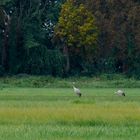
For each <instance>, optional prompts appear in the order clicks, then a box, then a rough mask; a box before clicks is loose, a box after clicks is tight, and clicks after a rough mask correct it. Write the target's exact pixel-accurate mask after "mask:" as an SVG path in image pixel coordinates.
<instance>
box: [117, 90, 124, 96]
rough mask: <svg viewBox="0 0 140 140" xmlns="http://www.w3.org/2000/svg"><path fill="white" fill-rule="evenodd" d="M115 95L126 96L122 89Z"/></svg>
mask: <svg viewBox="0 0 140 140" xmlns="http://www.w3.org/2000/svg"><path fill="white" fill-rule="evenodd" d="M115 94H117V95H118V96H125V93H124V91H123V90H120V89H119V90H118V91H117V92H115Z"/></svg>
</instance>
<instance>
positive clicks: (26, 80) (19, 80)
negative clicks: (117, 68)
mask: <svg viewBox="0 0 140 140" xmlns="http://www.w3.org/2000/svg"><path fill="white" fill-rule="evenodd" d="M72 82H76V84H77V85H78V86H80V87H86V88H87V87H88V88H91V87H95V88H111V87H113V88H114V87H120V88H124V87H125V88H132V87H133V88H140V80H136V79H134V78H127V77H124V76H122V75H101V76H98V77H97V76H94V77H69V78H54V77H50V76H25V77H19V76H12V77H2V78H0V88H3V87H41V88H42V87H47V88H48V87H50V88H51V87H56V88H60V87H61V88H68V87H71V85H72Z"/></svg>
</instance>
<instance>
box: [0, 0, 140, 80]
mask: <svg viewBox="0 0 140 140" xmlns="http://www.w3.org/2000/svg"><path fill="white" fill-rule="evenodd" d="M139 13H140V1H139V0H1V2H0V75H6V74H19V73H27V74H33V75H52V76H71V75H94V74H100V73H111V74H112V73H123V74H126V75H128V76H136V77H140V16H139Z"/></svg>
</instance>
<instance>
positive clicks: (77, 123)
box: [0, 88, 140, 140]
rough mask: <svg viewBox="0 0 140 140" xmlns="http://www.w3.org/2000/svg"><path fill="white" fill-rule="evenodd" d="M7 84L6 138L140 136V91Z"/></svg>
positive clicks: (1, 120) (1, 122)
mask: <svg viewBox="0 0 140 140" xmlns="http://www.w3.org/2000/svg"><path fill="white" fill-rule="evenodd" d="M115 90H116V88H82V89H81V91H82V93H83V96H82V97H81V98H78V97H77V96H75V95H74V93H73V90H72V89H71V88H3V89H1V90H0V139H1V140H132V139H133V140H139V139H140V89H139V88H125V89H124V90H125V91H126V97H118V96H116V95H114V91H115Z"/></svg>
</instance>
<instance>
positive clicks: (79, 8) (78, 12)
mask: <svg viewBox="0 0 140 140" xmlns="http://www.w3.org/2000/svg"><path fill="white" fill-rule="evenodd" d="M97 36H98V29H97V26H96V20H95V17H94V16H93V14H92V13H91V12H89V11H88V10H87V9H86V8H85V7H84V5H83V4H77V3H75V1H73V0H67V2H66V3H64V4H63V5H62V9H61V13H60V17H59V21H58V24H57V25H56V28H55V36H54V40H56V41H58V42H59V43H62V44H63V45H62V46H60V49H62V50H63V53H64V55H65V57H66V67H65V70H66V72H69V70H70V65H71V64H70V58H72V57H73V56H75V55H78V56H79V57H81V58H82V59H83V60H87V59H88V60H90V59H91V57H92V56H93V54H92V53H93V49H94V48H95V47H96V42H97Z"/></svg>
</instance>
